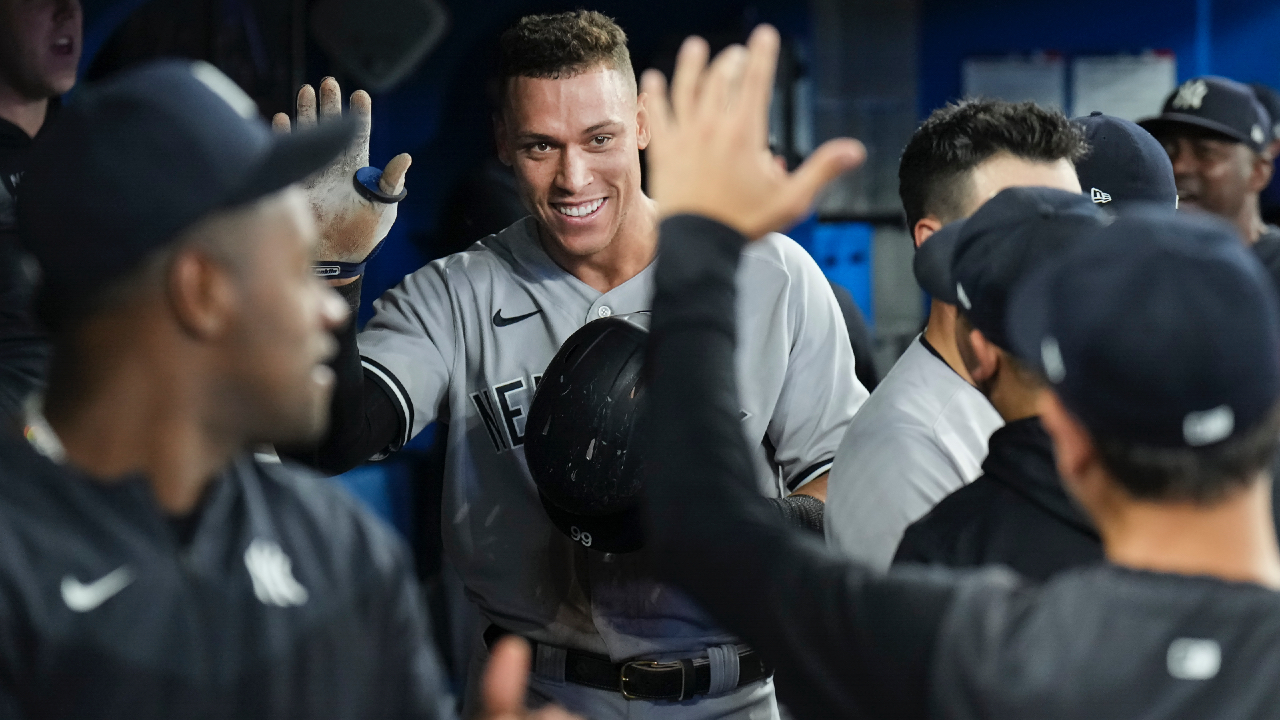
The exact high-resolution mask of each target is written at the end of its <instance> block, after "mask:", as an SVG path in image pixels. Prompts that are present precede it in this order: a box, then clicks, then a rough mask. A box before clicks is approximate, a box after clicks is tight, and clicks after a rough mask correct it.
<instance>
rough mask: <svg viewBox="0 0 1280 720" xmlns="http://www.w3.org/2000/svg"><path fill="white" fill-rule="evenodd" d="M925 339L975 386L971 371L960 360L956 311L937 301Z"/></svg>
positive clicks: (930, 314) (925, 332) (957, 371)
mask: <svg viewBox="0 0 1280 720" xmlns="http://www.w3.org/2000/svg"><path fill="white" fill-rule="evenodd" d="M924 339H925V340H928V341H929V345H931V346H932V347H933V349H934V350H937V351H938V354H939V355H941V356H942V359H943V360H945V361H946V363H947V364H948V365H950V366H951V369H952V370H955V371H956V373H957V374H959V375H960V377H962V378H964V379H965V382H967V383H969V384H970V385H972V384H973V378H972V377H970V376H969V370H968V368H966V367H965V366H964V360H962V359H961V358H960V349H959V348H957V347H956V309H955V308H954V307H952V306H950V305H948V304H946V303H944V302H939V301H937V300H934V301H933V304H932V305H931V306H930V308H929V324H928V325H926V326H925V328H924Z"/></svg>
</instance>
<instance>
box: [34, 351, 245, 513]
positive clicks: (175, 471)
mask: <svg viewBox="0 0 1280 720" xmlns="http://www.w3.org/2000/svg"><path fill="white" fill-rule="evenodd" d="M122 342H123V339H122ZM113 349H115V348H113ZM158 350H160V349H159V348H135V349H130V350H125V351H121V352H107V353H103V354H102V356H100V357H95V358H94V360H93V362H94V363H95V364H96V365H98V367H96V368H95V369H93V370H90V371H88V372H87V373H86V374H87V375H88V376H89V377H86V378H85V379H84V380H85V381H84V382H77V383H75V385H74V386H73V387H74V389H68V388H62V387H59V386H58V375H57V373H54V374H53V376H52V377H51V378H50V388H49V393H48V401H47V405H46V413H47V419H48V422H49V425H50V427H51V428H52V430H53V431H54V432H55V433H56V434H57V437H58V440H59V441H60V442H61V444H62V447H63V449H64V450H65V453H66V460H67V462H69V463H71V464H72V465H74V466H76V467H78V468H80V469H81V470H84V471H86V472H88V473H89V474H90V475H92V476H93V477H95V478H100V479H102V480H103V481H104V482H111V481H113V480H117V479H120V478H122V477H125V476H128V475H133V474H142V475H143V476H145V477H146V479H147V481H148V482H149V483H150V485H151V488H152V492H153V493H154V494H155V497H156V501H157V503H158V504H159V505H160V507H161V508H162V509H163V510H164V511H165V512H166V513H167V514H170V515H185V514H187V513H188V512H190V511H191V510H192V509H193V508H194V507H195V506H196V504H197V503H198V502H199V500H200V497H201V495H203V494H204V490H205V488H206V487H207V486H208V484H209V482H210V481H211V480H212V479H213V478H214V477H215V476H216V475H217V473H218V472H219V471H220V470H221V469H222V468H223V467H225V466H226V464H227V463H228V462H230V461H231V459H232V458H233V457H234V455H235V454H236V453H237V452H238V451H239V450H240V447H241V445H242V439H241V438H238V437H234V436H233V433H232V432H227V431H225V430H222V431H220V430H219V429H218V428H220V427H221V428H225V427H226V423H220V422H216V421H213V420H212V418H213V414H212V413H216V412H217V411H216V409H215V408H212V407H210V401H211V398H210V389H209V388H208V387H207V385H208V384H209V383H207V382H202V380H205V379H207V378H202V377H201V373H200V372H199V371H198V368H197V367H193V363H191V362H186V361H184V359H183V358H179V357H174V356H172V355H171V354H170V355H168V357H167V358H166V353H164V352H162V351H161V352H157V351H158ZM205 410H209V411H210V412H209V413H206V412H204V411H205Z"/></svg>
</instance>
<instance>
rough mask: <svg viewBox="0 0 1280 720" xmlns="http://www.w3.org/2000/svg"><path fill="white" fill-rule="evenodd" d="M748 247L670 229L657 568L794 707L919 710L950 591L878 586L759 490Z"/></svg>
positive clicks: (653, 474) (657, 419)
mask: <svg viewBox="0 0 1280 720" xmlns="http://www.w3.org/2000/svg"><path fill="white" fill-rule="evenodd" d="M743 242H744V241H743V239H742V238H741V237H740V236H738V235H737V234H736V233H734V232H733V231H732V230H729V229H728V228H726V227H724V226H722V225H719V224H717V223H712V222H710V221H707V220H704V219H700V218H690V217H678V218H673V219H671V220H668V221H666V222H664V223H663V226H662V230H661V240H660V243H661V249H660V258H661V259H660V260H659V263H658V268H657V291H656V294H655V297H654V303H653V328H652V333H651V345H650V348H649V358H648V362H649V364H648V373H649V382H650V386H649V391H648V392H649V396H648V416H647V418H646V427H645V432H646V436H645V442H646V445H647V453H646V456H645V457H646V471H645V482H646V494H647V497H648V500H649V503H648V506H649V522H650V533H649V537H650V538H651V540H650V545H651V547H652V549H653V552H654V553H655V554H656V555H657V556H658V562H657V567H658V568H659V572H661V573H663V574H665V575H666V576H667V577H668V578H669V579H671V580H672V581H674V582H676V583H677V584H679V585H681V586H682V587H684V588H685V589H687V590H688V591H689V592H690V593H691V594H692V595H693V596H694V597H695V598H696V599H697V600H698V601H699V602H700V603H702V604H703V606H705V607H706V608H707V609H708V610H710V611H711V612H712V613H713V614H714V615H715V616H716V617H718V618H719V619H720V620H721V621H723V622H724V623H725V624H726V625H727V626H728V627H729V629H731V630H733V631H734V632H736V633H738V634H740V635H741V636H743V637H744V638H745V639H746V640H747V641H748V642H750V643H752V644H753V645H755V646H756V647H757V648H759V649H760V650H761V651H762V652H763V653H764V654H765V655H766V657H768V658H770V659H771V660H773V661H774V662H775V663H776V664H777V669H778V687H779V692H780V695H781V696H782V698H783V700H784V702H786V703H787V704H788V705H789V706H790V707H791V708H792V710H793V711H795V712H797V713H798V714H799V715H801V716H809V717H836V716H840V715H844V714H849V713H860V712H877V713H887V714H892V715H894V716H895V717H913V716H918V715H921V714H923V711H924V701H925V696H926V693H925V690H924V687H923V686H924V681H925V676H926V673H927V658H928V656H929V653H930V652H931V649H932V645H933V639H934V636H935V634H936V627H937V624H938V622H939V618H940V616H941V613H942V610H943V609H944V608H945V606H946V602H947V600H948V599H949V596H950V590H949V587H940V586H937V585H935V584H931V583H929V582H923V583H916V582H914V581H912V582H906V583H904V582H899V581H887V582H881V581H876V580H874V579H873V578H872V577H871V575H870V573H868V572H867V571H865V570H863V569H861V568H859V567H856V566H853V565H850V564H847V563H844V562H841V561H839V560H836V559H834V558H832V557H830V556H828V555H827V554H826V553H825V551H824V549H823V547H822V544H821V542H820V541H819V540H818V539H817V538H810V537H805V536H803V535H802V534H801V533H797V532H793V531H791V530H789V529H788V528H786V527H784V526H783V525H782V523H781V519H780V517H779V516H778V515H777V513H776V512H774V511H773V509H772V508H769V507H768V506H767V504H766V501H765V500H764V498H762V497H760V496H759V495H758V493H757V492H756V491H755V490H754V488H755V482H754V478H753V477H752V474H753V469H752V464H751V462H750V456H749V451H748V447H747V444H746V440H745V438H744V436H743V434H742V430H741V427H740V421H739V418H738V415H739V411H738V407H739V405H738V403H737V390H736V387H735V380H734V376H735V373H734V362H733V359H734V344H735V339H734V332H735V331H734V328H735V322H734V317H735V310H734V307H735V294H736V290H735V286H734V273H735V270H736V267H737V258H738V254H739V252H740V251H741V248H742V245H743ZM917 585H918V587H917ZM904 612H909V613H913V614H914V616H915V620H914V622H913V623H912V624H910V625H907V624H906V623H904V622H902V620H903V618H904V617H909V615H903V613H904Z"/></svg>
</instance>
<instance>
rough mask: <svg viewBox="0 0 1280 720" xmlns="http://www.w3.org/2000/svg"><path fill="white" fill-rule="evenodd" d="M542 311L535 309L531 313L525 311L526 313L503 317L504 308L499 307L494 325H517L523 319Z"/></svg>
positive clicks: (494, 316) (494, 317) (494, 318)
mask: <svg viewBox="0 0 1280 720" xmlns="http://www.w3.org/2000/svg"><path fill="white" fill-rule="evenodd" d="M540 312H542V311H541V310H534V311H533V312H531V313H525V314H524V315H516V316H515V317H502V309H501V308H499V309H498V312H496V313H494V314H493V325H494V327H506V326H508V325H515V324H516V323H518V322H520V321H521V320H527V319H529V318H531V317H533V316H534V315H537V314H538V313H540Z"/></svg>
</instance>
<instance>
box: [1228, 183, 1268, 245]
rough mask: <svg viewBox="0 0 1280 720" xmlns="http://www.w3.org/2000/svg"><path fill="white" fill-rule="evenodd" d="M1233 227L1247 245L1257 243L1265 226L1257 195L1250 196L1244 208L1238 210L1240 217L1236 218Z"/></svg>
mask: <svg viewBox="0 0 1280 720" xmlns="http://www.w3.org/2000/svg"><path fill="white" fill-rule="evenodd" d="M1235 225H1236V228H1237V229H1238V230H1239V231H1240V234H1241V235H1243V236H1244V239H1245V242H1246V243H1247V244H1249V245H1252V244H1254V243H1256V242H1258V238H1260V237H1262V233H1263V232H1264V231H1265V230H1266V229H1267V224H1266V223H1265V222H1263V221H1262V209H1261V207H1260V206H1259V204H1258V196H1257V195H1250V196H1249V197H1248V198H1246V199H1245V202H1244V207H1243V208H1241V209H1240V216H1239V217H1237V218H1236V222H1235Z"/></svg>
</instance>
